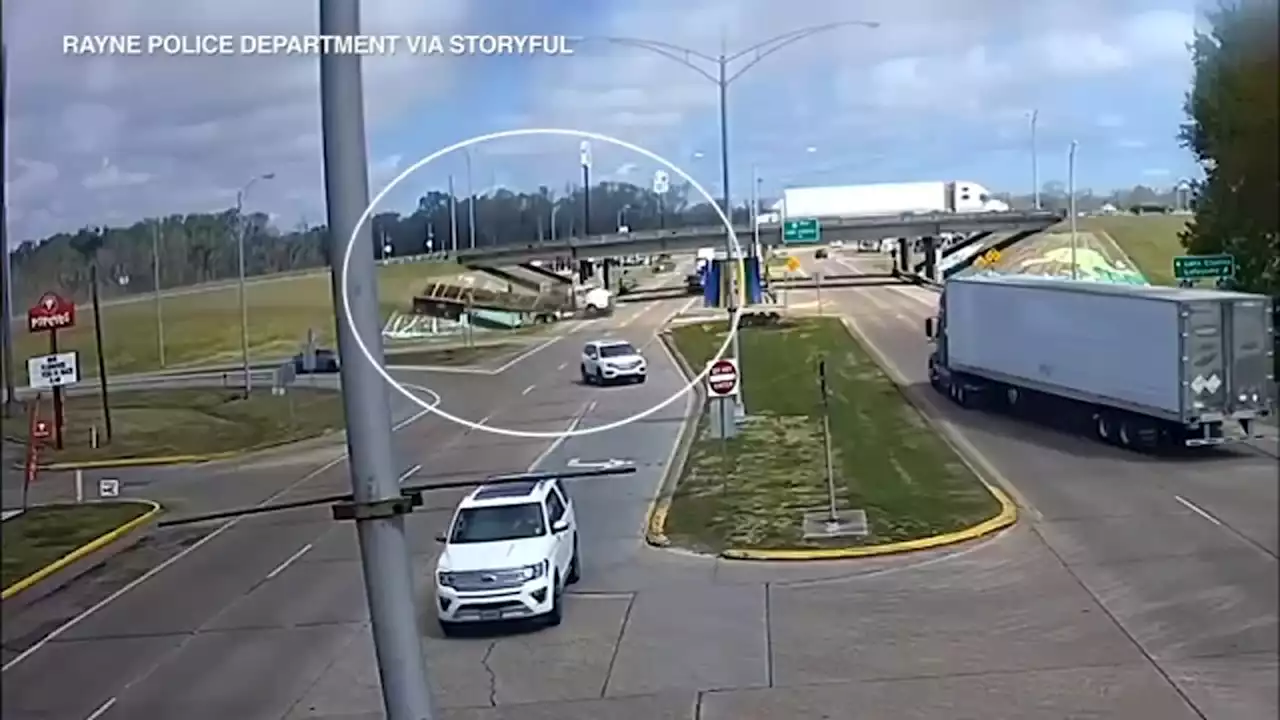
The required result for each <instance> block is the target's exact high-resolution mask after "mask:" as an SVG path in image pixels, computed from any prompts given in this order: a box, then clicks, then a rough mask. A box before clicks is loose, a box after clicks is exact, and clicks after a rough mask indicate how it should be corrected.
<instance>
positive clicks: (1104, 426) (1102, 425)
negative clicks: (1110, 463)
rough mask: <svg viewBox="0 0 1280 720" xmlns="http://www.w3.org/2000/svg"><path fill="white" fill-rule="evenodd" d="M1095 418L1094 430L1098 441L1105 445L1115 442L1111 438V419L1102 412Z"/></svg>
mask: <svg viewBox="0 0 1280 720" xmlns="http://www.w3.org/2000/svg"><path fill="white" fill-rule="evenodd" d="M1096 417H1097V420H1096V428H1095V429H1096V430H1097V433H1098V439H1099V440H1101V441H1103V442H1107V443H1113V442H1115V438H1114V437H1112V429H1111V418H1110V417H1108V416H1107V414H1106V413H1104V412H1100V413H1098V414H1097V416H1096Z"/></svg>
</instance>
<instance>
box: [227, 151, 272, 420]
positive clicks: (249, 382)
mask: <svg viewBox="0 0 1280 720" xmlns="http://www.w3.org/2000/svg"><path fill="white" fill-rule="evenodd" d="M275 176H276V174H275V173H264V174H262V175H255V176H254V177H252V178H250V179H249V182H247V183H245V184H244V187H243V188H241V189H240V192H238V193H236V217H235V221H236V245H237V247H238V248H239V254H238V257H237V260H238V265H239V268H238V269H239V273H238V275H239V283H238V286H239V288H240V364H241V365H242V366H243V370H244V396H245V398H246V399H247V398H248V397H249V393H250V391H252V390H253V378H252V376H251V375H250V374H249V370H250V368H249V294H248V292H246V288H245V247H244V244H245V235H246V234H247V233H248V230H249V228H248V223H246V222H245V221H244V198H245V196H246V195H248V194H249V188H251V187H253V185H254V183H256V182H258V181H259V180H271V179H272V178H274V177H275Z"/></svg>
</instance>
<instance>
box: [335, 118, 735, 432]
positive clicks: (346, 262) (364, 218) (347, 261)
mask: <svg viewBox="0 0 1280 720" xmlns="http://www.w3.org/2000/svg"><path fill="white" fill-rule="evenodd" d="M531 135H554V136H560V137H574V138H580V139H582V140H596V141H599V142H603V143H608V144H610V145H616V146H618V147H621V148H624V149H626V150H630V151H632V152H634V153H638V154H640V155H643V156H645V157H647V158H649V159H650V160H652V161H654V162H656V163H658V164H660V165H662V166H664V167H666V168H667V169H668V170H670V171H671V172H673V173H675V174H676V175H677V176H679V177H680V178H681V179H683V180H684V181H686V182H688V183H689V185H690V186H691V187H692V188H693V189H694V190H696V191H697V192H698V194H699V195H701V196H702V197H703V198H705V199H706V200H707V202H708V203H710V204H711V207H712V208H713V209H715V211H716V215H717V216H718V217H719V218H720V221H721V222H722V223H724V227H725V230H726V231H728V233H729V242H730V245H731V246H732V248H733V251H734V254H735V255H737V256H738V257H741V256H742V246H741V245H740V244H739V243H738V235H737V233H735V232H734V231H733V221H732V220H730V219H729V217H728V216H727V215H726V214H725V212H724V209H723V208H721V207H720V203H719V201H717V200H716V198H714V197H712V195H711V193H710V192H708V191H707V189H706V188H704V187H703V186H702V185H701V183H699V182H698V181H697V180H695V179H694V178H693V176H691V175H689V173H687V172H685V171H684V170H682V169H681V168H680V167H678V166H676V165H675V164H674V163H672V162H671V161H669V160H667V159H666V158H664V157H662V156H661V155H658V154H657V153H654V152H652V151H650V150H647V149H645V148H642V147H640V146H639V145H635V144H633V143H629V142H627V141H625V140H620V139H618V138H615V137H610V136H609V135H602V134H600V133H596V132H591V131H588V130H574V129H571V128H520V129H515V130H501V131H498V132H492V133H487V134H484V135H476V136H475V137H472V138H468V139H466V140H462V141H459V142H456V143H454V144H452V145H450V146H448V147H445V148H442V149H440V150H437V151H435V152H433V153H431V154H430V155H427V156H426V157H424V158H422V159H421V160H418V161H417V162H415V163H414V164H412V165H410V166H409V167H407V168H405V169H404V171H403V172H401V173H400V174H399V175H397V176H395V177H394V178H392V180H391V182H389V183H387V185H386V187H384V188H382V190H380V191H379V192H378V194H377V195H375V196H374V198H373V200H371V201H370V202H369V206H368V207H366V208H365V209H364V212H363V213H361V214H360V218H359V219H358V220H357V221H356V224H355V227H354V228H352V230H351V237H349V238H348V239H347V248H346V250H345V251H344V252H343V253H342V265H341V267H340V271H341V273H342V296H343V300H344V302H343V307H342V310H343V315H344V316H345V318H346V321H347V323H348V325H349V326H350V327H354V326H355V320H354V319H353V318H352V316H351V303H350V299H349V297H350V289H349V285H348V280H347V271H348V268H349V267H350V265H351V253H352V251H354V250H355V247H356V238H357V236H358V235H359V234H360V229H361V228H363V227H364V226H365V225H366V224H367V223H368V222H369V220H370V219H371V218H372V217H373V213H374V210H375V209H376V208H377V207H378V205H379V204H380V203H381V202H382V200H383V198H385V197H386V196H387V195H388V194H389V193H390V192H391V191H392V190H395V188H396V186H397V185H399V184H400V183H402V182H404V181H405V180H407V179H408V178H409V176H410V175H412V174H413V173H414V172H416V171H417V170H419V169H421V168H423V167H425V166H427V165H428V164H430V163H432V162H434V161H436V160H439V159H440V158H442V157H444V156H445V155H448V154H449V153H452V152H456V151H458V150H462V149H464V148H468V147H471V146H472V145H479V144H480V143H484V142H488V141H490V140H501V139H503V138H513V137H528V136H531ZM366 249H367V248H366ZM726 260H731V259H730V258H726ZM735 266H736V267H737V268H738V269H739V272H738V274H739V275H744V274H745V273H744V272H742V271H741V269H743V268H744V264H743V263H742V262H741V260H739V261H737V262H736V263H735ZM735 285H736V287H735V289H734V299H735V302H734V305H735V307H734V310H733V314H732V317H731V318H730V327H729V332H728V333H727V334H726V335H725V339H724V344H723V345H721V346H720V349H719V350H718V351H717V352H716V355H715V357H714V358H712V359H711V361H712V362H715V361H716V360H719V359H720V358H722V357H724V355H725V353H727V352H729V347H730V345H731V344H732V343H733V338H734V336H735V335H736V334H737V333H738V322H739V320H741V318H742V309H743V307H744V306H745V305H746V303H745V302H743V300H744V295H745V288H744V286H745V278H739V280H738V282H737V283H735ZM351 335H352V337H354V338H355V341H356V345H357V346H359V348H360V353H361V354H362V355H364V359H365V360H367V361H368V362H369V364H370V365H372V366H373V368H374V370H376V371H377V373H378V374H379V375H380V376H382V379H383V380H385V381H387V383H388V384H389V385H391V387H393V388H395V389H396V391H397V392H399V393H400V394H401V395H402V396H404V397H405V398H406V399H408V400H409V401H410V402H412V403H415V404H417V405H418V407H420V408H422V409H423V410H426V411H428V412H431V413H434V414H436V415H439V416H440V417H442V418H444V419H446V420H449V421H451V422H454V423H457V424H458V425H461V426H463V427H467V428H471V429H472V430H479V431H481V432H487V433H492V434H494V435H501V436H504V437H516V438H533V439H550V440H557V439H565V438H571V437H582V436H586V435H594V434H596V433H602V432H606V431H608V430H615V429H617V428H620V427H623V426H625V425H629V424H631V423H633V422H636V421H637V420H643V419H645V418H647V417H649V416H650V415H653V414H654V413H656V412H658V411H660V410H662V409H663V408H665V407H667V406H668V405H670V404H671V403H673V402H675V401H676V400H678V399H680V398H681V397H683V396H684V395H685V394H686V393H688V392H690V391H691V390H693V388H694V387H695V386H696V385H697V384H698V383H700V382H702V380H703V378H705V377H706V375H707V371H708V369H709V368H710V365H707V366H706V367H704V368H703V369H702V372H700V373H698V374H697V375H695V376H694V377H693V378H692V379H690V380H689V382H688V383H687V384H686V385H685V386H684V387H683V388H681V389H680V390H679V391H677V392H675V393H673V394H672V395H671V397H669V398H667V399H666V400H664V401H662V402H661V403H658V404H656V405H654V406H653V407H651V408H649V409H648V410H644V411H642V412H638V413H636V414H634V415H631V416H630V417H625V418H622V419H621V420H615V421H614V422H611V423H607V424H605V425H596V426H593V427H589V428H582V429H578V428H572V427H571V428H566V429H565V430H558V431H551V430H548V431H539V430H512V429H510V428H503V427H497V426H493V425H487V424H485V425H482V424H480V423H477V422H474V421H471V420H468V419H466V418H460V417H458V416H456V415H453V414H450V413H449V412H447V411H446V410H444V409H443V408H441V407H440V406H439V405H440V403H437V404H432V403H428V402H426V401H424V400H422V399H421V398H419V397H418V396H417V395H415V394H414V393H413V392H411V391H410V390H409V389H408V388H406V387H405V385H404V384H402V383H401V382H400V381H398V380H396V379H395V378H393V377H391V374H390V373H389V372H387V368H386V366H385V365H384V364H383V363H382V362H379V361H378V360H377V359H375V358H374V357H373V352H372V351H371V350H370V349H369V347H368V346H367V345H365V342H364V338H363V337H361V336H360V333H352V334H351Z"/></svg>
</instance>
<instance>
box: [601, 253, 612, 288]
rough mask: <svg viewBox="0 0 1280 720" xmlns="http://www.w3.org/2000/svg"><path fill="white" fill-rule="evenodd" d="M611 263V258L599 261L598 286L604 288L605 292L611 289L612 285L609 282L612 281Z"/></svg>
mask: <svg viewBox="0 0 1280 720" xmlns="http://www.w3.org/2000/svg"><path fill="white" fill-rule="evenodd" d="M613 263H614V260H613V258H605V259H603V260H601V261H600V284H601V285H603V286H604V289H605V290H612V289H613V283H612V282H611V281H612V280H613V277H612V275H613Z"/></svg>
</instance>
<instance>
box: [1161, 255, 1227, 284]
mask: <svg viewBox="0 0 1280 720" xmlns="http://www.w3.org/2000/svg"><path fill="white" fill-rule="evenodd" d="M1235 275H1236V258H1235V256H1234V255H1227V254H1222V255H1180V256H1178V257H1175V258H1174V259H1173V277H1174V278H1175V279H1177V280H1192V281H1194V280H1203V279H1211V280H1226V279H1229V278H1233V277H1235Z"/></svg>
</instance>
